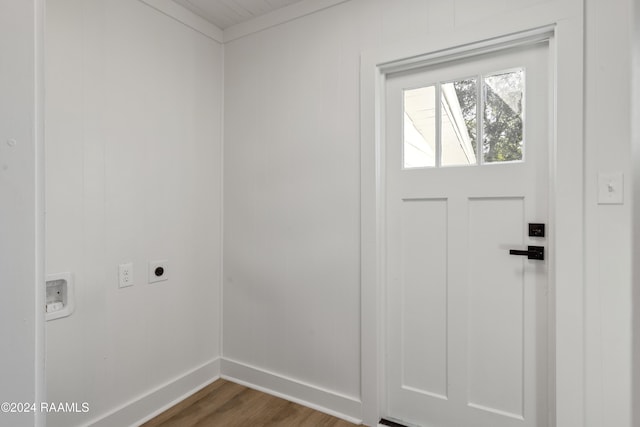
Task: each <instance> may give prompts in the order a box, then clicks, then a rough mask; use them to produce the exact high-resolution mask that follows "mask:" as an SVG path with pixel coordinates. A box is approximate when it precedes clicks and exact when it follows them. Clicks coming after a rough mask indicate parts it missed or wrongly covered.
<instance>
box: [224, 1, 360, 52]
mask: <svg viewBox="0 0 640 427" xmlns="http://www.w3.org/2000/svg"><path fill="white" fill-rule="evenodd" d="M347 1H349V0H302V1H300V2H297V3H293V4H291V5H289V6H285V7H282V8H280V9H276V10H274V11H272V12H269V13H266V14H264V15H260V16H256V17H255V18H253V19H250V20H248V21H245V22H240V23H239V24H235V25H232V26H231V27H228V28H226V29H225V30H224V31H223V35H224V43H228V42H230V41H233V40H236V39H239V38H242V37H245V36H248V35H249V34H253V33H257V32H259V31H263V30H266V29H267V28H271V27H275V26H276V25H280V24H284V23H285V22H289V21H293V20H295V19H298V18H301V17H303V16H306V15H310V14H312V13H315V12H319V11H321V10H324V9H327V8H330V7H332V6H336V5H338V4H341V3H345V2H347Z"/></svg>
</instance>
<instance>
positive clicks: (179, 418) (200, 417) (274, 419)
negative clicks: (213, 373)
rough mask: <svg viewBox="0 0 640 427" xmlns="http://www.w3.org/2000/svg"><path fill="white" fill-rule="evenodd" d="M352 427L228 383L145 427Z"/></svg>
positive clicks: (218, 383)
mask: <svg viewBox="0 0 640 427" xmlns="http://www.w3.org/2000/svg"><path fill="white" fill-rule="evenodd" d="M216 426H221V427H222V426H223V427H245V426H250V427H258V426H264V427H267V426H282V427H299V426H302V427H316V426H324V427H350V426H355V424H351V423H349V422H347V421H344V420H341V419H339V418H335V417H332V416H331V415H327V414H323V413H322V412H318V411H315V410H313V409H310V408H307V407H305V406H302V405H298V404H296V403H293V402H289V401H287V400H284V399H280V398H278V397H274V396H271V395H268V394H266V393H262V392H259V391H256V390H252V389H250V388H247V387H244V386H241V385H238V384H235V383H232V382H230V381H226V380H218V381H216V382H214V383H212V384H211V385H209V386H207V387H205V388H203V389H202V390H200V391H198V392H197V393H195V394H194V395H192V396H190V397H188V398H187V399H185V400H184V401H182V402H180V403H178V404H177V405H175V406H174V407H172V408H170V409H168V410H166V411H165V412H163V413H162V414H160V415H158V416H157V417H155V418H153V419H152V420H150V421H148V422H147V423H145V424H143V425H142V427H216Z"/></svg>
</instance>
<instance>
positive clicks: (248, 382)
mask: <svg viewBox="0 0 640 427" xmlns="http://www.w3.org/2000/svg"><path fill="white" fill-rule="evenodd" d="M220 376H221V377H222V378H224V379H227V380H229V381H232V382H235V383H238V384H241V385H244V386H246V387H249V388H253V389H256V390H259V391H262V392H264V393H268V394H271V395H273V396H277V397H281V398H283V399H286V400H289V401H291V402H295V403H298V404H300V405H303V406H307V407H309V408H312V409H315V410H316V411H320V412H324V413H325V414H329V415H332V416H334V417H338V418H341V419H343V420H345V421H349V422H351V423H353V424H362V418H361V416H362V415H361V414H362V402H361V401H360V400H357V399H354V398H352V397H349V396H344V395H341V394H339V393H335V392H332V391H329V390H326V389H323V388H320V387H316V386H314V385H311V384H306V383H303V382H300V381H297V380H294V379H291V378H287V377H284V376H282V375H279V374H276V373H273V372H268V371H265V370H263V369H260V368H257V367H253V366H249V365H246V364H243V363H240V362H236V361H234V360H230V359H227V358H225V359H222V360H221V365H220Z"/></svg>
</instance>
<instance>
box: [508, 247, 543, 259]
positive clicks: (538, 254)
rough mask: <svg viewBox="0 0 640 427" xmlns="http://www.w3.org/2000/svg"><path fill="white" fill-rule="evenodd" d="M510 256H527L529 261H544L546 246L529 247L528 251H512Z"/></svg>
mask: <svg viewBox="0 0 640 427" xmlns="http://www.w3.org/2000/svg"><path fill="white" fill-rule="evenodd" d="M509 255H521V256H526V257H527V258H528V259H537V260H541V261H542V260H544V246H529V247H528V250H526V251H520V250H517V249H510V250H509Z"/></svg>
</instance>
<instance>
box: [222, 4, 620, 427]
mask: <svg viewBox="0 0 640 427" xmlns="http://www.w3.org/2000/svg"><path fill="white" fill-rule="evenodd" d="M585 4H586V16H587V18H586V32H587V35H586V39H585V42H586V58H587V59H586V64H585V66H586V68H585V73H586V92H585V96H586V104H585V123H586V128H585V131H586V140H585V156H586V160H585V182H584V185H585V195H584V196H585V200H586V202H585V218H586V221H587V227H586V228H585V230H584V234H585V239H586V244H587V246H586V248H585V259H584V262H585V265H586V266H587V267H586V274H587V277H588V279H587V280H586V282H585V284H584V286H585V297H586V300H585V305H584V307H585V310H586V312H585V313H586V314H585V318H584V319H582V317H581V316H582V314H581V313H576V315H577V317H578V318H577V319H576V321H577V322H578V323H581V322H582V321H584V322H585V325H586V331H585V337H584V339H585V344H586V348H587V354H586V356H585V361H584V362H585V363H586V365H585V366H586V371H585V372H586V377H587V378H586V387H587V388H586V390H585V393H586V396H585V398H586V400H585V402H584V408H586V409H584V408H583V409H581V402H582V400H581V399H580V397H579V396H576V399H574V400H576V405H577V406H575V408H573V407H572V408H571V411H573V410H574V409H575V410H577V411H578V412H571V411H569V412H568V413H563V414H562V417H561V420H563V422H565V421H566V424H563V426H565V425H566V427H575V426H576V425H577V424H575V421H572V420H579V419H582V418H581V415H580V413H579V412H581V411H582V410H584V411H585V414H584V415H586V416H587V417H588V421H587V423H588V425H589V426H605V425H616V426H630V425H631V424H630V423H631V422H630V412H631V400H630V375H631V360H630V355H631V353H630V344H631V323H630V321H631V320H630V309H631V307H630V297H631V258H630V248H631V237H630V231H629V230H630V219H631V205H630V203H629V198H628V197H629V195H630V193H629V191H630V185H627V186H626V196H627V198H626V200H627V203H625V204H624V205H620V206H599V205H597V201H596V199H595V196H596V194H597V193H596V191H597V186H596V178H597V173H598V172H612V171H621V172H625V174H626V177H627V178H628V180H627V184H629V177H630V176H629V175H630V163H629V155H630V127H631V122H630V116H629V107H630V98H629V88H630V59H629V51H630V19H631V9H630V7H631V0H621V1H618V2H616V3H615V4H613V5H612V4H610V3H607V2H602V1H599V0H586V3H585ZM581 7H582V2H579V1H575V2H574V1H562V0H558V1H552V0H548V1H537V0H531V1H518V2H505V1H498V0H496V1H490V0H487V1H484V2H477V1H471V0H468V1H456V2H449V1H438V0H432V1H423V0H399V1H394V2H388V1H383V0H377V1H372V0H351V1H349V2H347V3H344V4H341V5H339V6H335V7H332V8H330V9H327V10H324V11H321V12H318V13H315V14H312V15H309V16H306V17H304V18H301V19H297V20H294V21H290V22H286V23H284V24H281V25H278V26H275V27H272V28H269V29H267V30H264V31H260V32H257V33H255V34H250V35H247V36H245V37H241V38H238V39H235V40H233V41H230V42H229V43H227V44H226V45H225V76H226V77H225V158H224V164H225V200H224V212H225V246H224V275H225V278H224V322H223V325H224V331H223V337H224V358H225V359H230V360H233V361H235V362H236V364H237V365H239V366H245V367H247V368H248V369H247V370H246V378H252V377H251V373H250V372H251V371H256V370H258V371H261V372H263V373H265V374H267V375H266V376H263V377H261V378H262V379H261V381H262V383H261V384H260V385H262V386H265V387H271V388H272V389H276V390H278V387H282V389H283V390H284V389H286V387H284V386H282V385H281V383H279V382H278V381H277V378H285V379H286V380H287V381H289V382H297V383H303V384H305V385H307V386H308V387H307V388H317V389H321V390H328V391H330V392H332V393H334V394H336V395H342V396H346V397H348V398H350V399H352V400H356V401H357V400H358V399H359V398H360V380H361V378H360V363H359V357H360V345H359V331H360V324H359V315H360V277H359V271H358V268H359V262H360V252H359V251H360V248H359V243H358V242H359V239H360V235H359V230H360V224H359V216H360V210H359V209H360V206H359V199H360V197H359V189H360V181H359V166H360V163H359V162H360V158H359V155H360V153H359V114H360V111H359V54H360V52H362V51H366V50H369V49H372V48H378V47H380V46H387V45H391V44H393V43H396V42H398V41H402V40H406V39H410V38H415V37H424V36H428V35H441V36H446V34H449V33H451V32H455V31H459V30H464V29H473V28H474V27H476V26H481V25H500V22H501V20H505V22H506V21H507V20H509V19H511V20H514V19H515V20H519V19H520V20H526V19H527V16H528V15H530V14H532V13H537V14H541V15H545V14H546V16H548V17H549V19H551V20H553V19H558V18H561V17H562V16H567V15H572V14H573V15H576V14H579V13H580V12H581ZM225 35H226V32H225ZM577 333H578V334H581V332H580V331H577ZM582 339H583V337H582V336H579V337H578V338H577V342H582ZM581 364H582V361H576V362H575V366H578V367H580V366H581ZM223 372H224V370H223ZM580 372H581V370H580ZM580 372H579V374H580V375H582V374H581V373H580ZM234 374H236V375H237V376H238V377H240V378H241V379H242V377H243V375H244V374H243V371H242V369H238V370H237V371H236V372H235V373H234ZM269 378H270V379H269ZM578 387H580V386H578ZM278 391H281V390H278ZM283 392H286V390H284V391H283ZM311 395H312V393H309V396H311ZM563 397H566V396H563ZM316 403H318V402H316ZM320 404H321V402H320ZM565 409H566V408H563V411H564V410H565ZM348 415H352V416H359V414H356V413H349V414H348Z"/></svg>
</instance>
